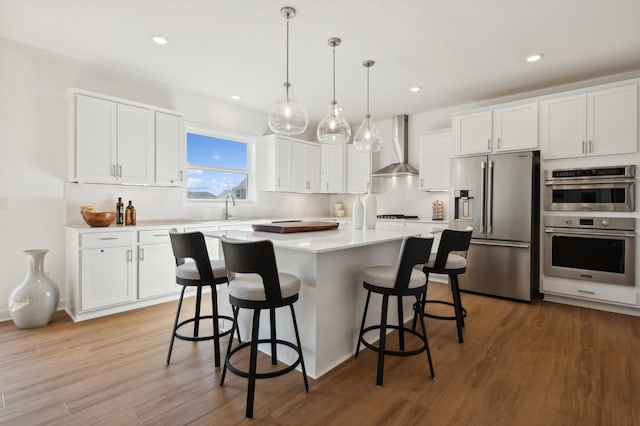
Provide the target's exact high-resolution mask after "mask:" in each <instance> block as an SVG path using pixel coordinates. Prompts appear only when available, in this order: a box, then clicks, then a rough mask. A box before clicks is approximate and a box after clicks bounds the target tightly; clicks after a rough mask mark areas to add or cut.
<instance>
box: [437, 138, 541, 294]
mask: <svg viewBox="0 0 640 426" xmlns="http://www.w3.org/2000/svg"><path fill="white" fill-rule="evenodd" d="M451 188H452V191H451V204H450V209H449V211H450V217H449V226H450V227H451V228H452V229H465V228H466V227H468V226H471V227H473V234H472V239H471V246H470V248H469V252H468V254H467V272H466V273H465V274H462V275H460V277H459V280H460V288H461V289H462V290H467V291H472V292H476V293H481V294H487V295H492V296H500V297H505V298H509V299H517V300H524V301H531V299H532V298H533V297H534V296H535V294H536V293H537V292H538V286H539V284H538V283H539V226H540V154H539V152H537V151H528V152H514V153H505V154H493V155H484V156H476V157H463V158H454V159H452V160H451Z"/></svg>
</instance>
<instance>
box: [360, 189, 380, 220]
mask: <svg viewBox="0 0 640 426" xmlns="http://www.w3.org/2000/svg"><path fill="white" fill-rule="evenodd" d="M362 205H363V207H364V227H365V228H375V227H376V222H377V221H378V218H377V214H378V201H377V199H376V196H375V195H373V194H372V193H368V194H367V195H365V196H364V200H363V201H362Z"/></svg>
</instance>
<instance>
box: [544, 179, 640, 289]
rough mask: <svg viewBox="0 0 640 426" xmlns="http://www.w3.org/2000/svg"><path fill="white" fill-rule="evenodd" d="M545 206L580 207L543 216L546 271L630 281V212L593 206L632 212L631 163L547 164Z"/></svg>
mask: <svg viewBox="0 0 640 426" xmlns="http://www.w3.org/2000/svg"><path fill="white" fill-rule="evenodd" d="M544 207H545V210H547V211H565V212H572V211H576V212H577V211H579V212H581V213H580V214H579V215H578V216H573V215H567V216H552V215H546V216H545V217H544V220H543V224H544V259H543V262H544V263H543V264H544V273H545V275H548V276H555V277H563V278H571V279H578V280H585V281H593V282H599V283H608V284H619V285H634V283H635V245H636V241H635V222H636V220H635V217H634V215H629V216H628V217H619V216H616V217H603V216H600V215H597V212H635V166H613V167H599V168H588V169H564V170H547V171H546V172H545V188H544ZM586 212H594V213H595V214H591V213H586Z"/></svg>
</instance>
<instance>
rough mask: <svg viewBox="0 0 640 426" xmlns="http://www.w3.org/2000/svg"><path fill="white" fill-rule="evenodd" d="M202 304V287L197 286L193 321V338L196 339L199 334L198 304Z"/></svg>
mask: <svg viewBox="0 0 640 426" xmlns="http://www.w3.org/2000/svg"><path fill="white" fill-rule="evenodd" d="M201 302H202V287H200V286H198V291H197V292H196V316H195V320H194V321H193V337H198V334H199V332H200V303H201Z"/></svg>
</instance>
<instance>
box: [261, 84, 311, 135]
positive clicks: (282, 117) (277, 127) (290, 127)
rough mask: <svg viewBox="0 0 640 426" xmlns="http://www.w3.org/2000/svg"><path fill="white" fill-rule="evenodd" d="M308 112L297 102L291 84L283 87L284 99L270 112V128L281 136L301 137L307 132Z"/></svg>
mask: <svg viewBox="0 0 640 426" xmlns="http://www.w3.org/2000/svg"><path fill="white" fill-rule="evenodd" d="M308 124H309V116H308V114H307V110H305V109H304V107H303V106H302V105H300V104H299V103H298V101H297V100H296V98H295V96H294V93H293V87H292V86H291V83H285V84H283V85H282V97H281V98H280V99H278V101H277V102H276V103H275V105H274V106H273V107H272V108H271V110H270V111H269V128H270V129H271V131H273V132H274V133H278V134H280V135H299V134H300V133H303V132H304V131H305V130H307V125H308Z"/></svg>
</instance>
